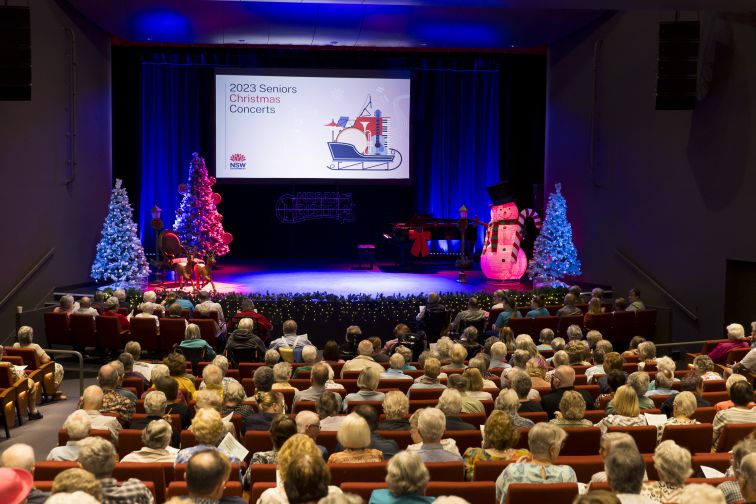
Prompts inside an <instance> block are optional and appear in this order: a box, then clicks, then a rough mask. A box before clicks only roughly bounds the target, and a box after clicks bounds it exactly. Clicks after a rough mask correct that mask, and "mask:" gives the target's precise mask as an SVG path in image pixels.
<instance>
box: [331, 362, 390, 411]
mask: <svg viewBox="0 0 756 504" xmlns="http://www.w3.org/2000/svg"><path fill="white" fill-rule="evenodd" d="M380 377H381V374H380V373H379V372H378V371H376V370H375V368H372V367H366V368H364V369H363V370H362V371H360V375H359V376H358V377H357V388H358V390H357V392H353V393H351V394H347V395H346V397H344V400H343V401H342V410H343V411H344V413H346V412H348V411H349V401H383V398H384V397H385V394H384V393H383V392H378V391H377V390H376V389H377V388H378V382H379V381H380Z"/></svg>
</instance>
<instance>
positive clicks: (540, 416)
mask: <svg viewBox="0 0 756 504" xmlns="http://www.w3.org/2000/svg"><path fill="white" fill-rule="evenodd" d="M517 414H518V415H520V416H521V417H522V418H527V419H528V420H531V421H532V422H533V423H539V422H548V421H549V415H548V414H546V412H545V411H520V412H518V413H517Z"/></svg>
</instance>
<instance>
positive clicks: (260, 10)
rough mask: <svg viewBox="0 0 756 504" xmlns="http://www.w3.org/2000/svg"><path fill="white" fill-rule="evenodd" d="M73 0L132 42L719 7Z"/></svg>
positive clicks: (447, 38) (469, 44) (521, 38)
mask: <svg viewBox="0 0 756 504" xmlns="http://www.w3.org/2000/svg"><path fill="white" fill-rule="evenodd" d="M67 2H68V3H69V4H70V5H71V6H73V7H74V8H75V9H77V10H78V11H80V12H81V13H82V14H83V15H84V16H85V17H87V18H89V19H90V20H91V21H93V22H94V23H96V24H97V25H99V26H101V27H102V28H103V29H105V30H106V31H108V32H110V33H111V34H113V35H114V36H116V37H118V38H119V39H122V40H125V41H129V42H147V43H170V44H245V45H269V44H270V45H313V46H337V47H371V46H374V47H429V48H486V49H509V48H530V47H537V46H541V45H544V44H548V43H549V42H551V41H553V40H556V39H559V38H561V37H563V36H565V35H567V34H569V33H572V32H574V31H576V30H579V29H580V28H582V27H584V26H586V25H588V24H589V23H591V22H592V21H594V20H595V19H597V18H598V17H599V16H601V15H602V14H604V13H605V12H607V11H606V9H654V10H656V9H661V8H663V9H693V10H695V9H700V8H704V7H706V6H707V5H711V4H712V0H602V1H600V2H599V1H597V0H339V1H334V0H316V1H305V0H296V1H294V0H269V1H258V0H108V1H102V0H67ZM714 3H715V4H716V5H717V8H720V9H723V8H728V9H730V10H744V9H747V7H746V6H750V7H749V8H750V9H751V10H752V9H753V0H714ZM597 4H598V5H600V8H597V7H596V6H597ZM670 20H671V17H670Z"/></svg>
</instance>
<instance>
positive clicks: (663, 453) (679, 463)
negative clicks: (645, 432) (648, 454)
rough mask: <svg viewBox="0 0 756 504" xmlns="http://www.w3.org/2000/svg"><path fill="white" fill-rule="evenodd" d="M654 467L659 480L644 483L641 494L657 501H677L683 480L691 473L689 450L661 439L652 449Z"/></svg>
mask: <svg viewBox="0 0 756 504" xmlns="http://www.w3.org/2000/svg"><path fill="white" fill-rule="evenodd" d="M654 468H655V469H656V473H657V474H658V475H659V481H649V482H646V483H644V484H643V487H642V488H641V495H645V496H647V497H650V498H651V499H655V500H657V501H659V502H678V501H679V499H680V494H681V493H682V490H683V487H684V486H685V480H686V479H688V478H690V475H691V474H693V469H691V456H690V452H689V451H688V450H686V449H685V448H683V447H681V446H679V445H678V444H677V443H675V442H674V441H671V440H667V441H663V442H662V443H660V444H659V446H657V447H656V450H655V451H654Z"/></svg>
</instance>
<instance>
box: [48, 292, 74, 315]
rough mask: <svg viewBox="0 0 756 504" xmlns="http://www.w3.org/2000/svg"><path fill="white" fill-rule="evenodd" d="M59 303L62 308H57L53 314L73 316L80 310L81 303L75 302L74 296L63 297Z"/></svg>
mask: <svg viewBox="0 0 756 504" xmlns="http://www.w3.org/2000/svg"><path fill="white" fill-rule="evenodd" d="M59 303H60V306H56V307H55V309H54V310H53V313H65V314H66V315H73V314H74V313H76V312H77V311H78V310H79V303H77V302H75V301H74V298H73V296H61V298H60V301H59Z"/></svg>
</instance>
